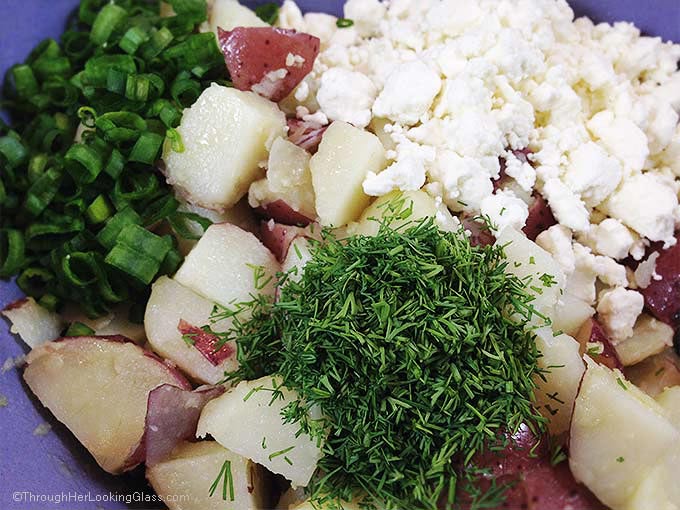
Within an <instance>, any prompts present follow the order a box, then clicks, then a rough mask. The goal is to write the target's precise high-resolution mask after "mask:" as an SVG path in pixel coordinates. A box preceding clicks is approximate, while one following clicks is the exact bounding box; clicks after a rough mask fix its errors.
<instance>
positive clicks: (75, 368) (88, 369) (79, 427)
mask: <svg viewBox="0 0 680 510" xmlns="http://www.w3.org/2000/svg"><path fill="white" fill-rule="evenodd" d="M26 363H27V364H28V366H27V368H26V371H25V372H24V379H25V380H26V383H27V384H28V386H29V388H31V391H32V392H33V393H35V395H36V396H37V397H38V399H39V400H40V401H41V402H42V404H43V405H44V406H45V407H47V408H48V409H49V410H50V411H51V412H52V414H54V416H55V417H56V418H57V419H58V420H59V421H60V422H62V423H63V424H64V425H66V426H67V427H68V428H69V429H70V430H71V432H73V434H74V435H75V436H76V438H78V440H79V441H80V442H81V443H82V444H83V445H84V446H85V447H86V448H87V449H88V450H89V451H90V453H91V454H92V455H93V456H94V458H95V460H96V461H97V463H98V464H99V465H100V466H101V467H102V469H104V470H105V471H108V472H109V473H120V472H122V471H125V470H127V469H129V468H131V467H134V465H132V466H130V465H128V457H129V456H130V455H131V454H132V452H133V450H134V449H135V448H136V446H137V443H138V442H139V440H140V438H141V437H142V433H143V432H144V419H145V417H146V404H147V396H148V394H149V392H150V391H151V390H153V389H154V388H156V387H157V386H160V385H161V384H172V385H175V386H179V387H182V388H189V384H188V382H187V381H186V379H184V377H183V376H182V375H181V374H180V373H179V372H177V371H176V370H173V369H171V368H169V367H168V366H167V365H165V364H164V363H163V362H162V360H160V359H159V358H156V357H154V356H152V355H151V354H150V353H148V352H146V351H144V350H143V349H141V348H140V347H138V346H136V345H135V344H133V343H130V342H122V341H114V340H107V339H104V338H98V337H79V338H70V339H69V338H66V339H63V340H60V341H58V342H50V343H47V344H43V345H41V346H39V347H37V348H36V349H34V350H32V351H31V352H30V353H29V354H28V356H27V357H26Z"/></svg>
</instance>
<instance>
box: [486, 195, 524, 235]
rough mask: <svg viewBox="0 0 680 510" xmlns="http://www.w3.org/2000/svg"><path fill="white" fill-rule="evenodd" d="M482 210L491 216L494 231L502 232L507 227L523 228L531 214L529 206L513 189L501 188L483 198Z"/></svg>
mask: <svg viewBox="0 0 680 510" xmlns="http://www.w3.org/2000/svg"><path fill="white" fill-rule="evenodd" d="M481 212H482V215H484V216H487V217H488V218H489V220H490V222H491V229H492V230H493V231H494V232H502V231H503V229H504V228H505V227H512V228H514V229H515V230H522V229H523V228H524V225H526V221H527V217H528V216H529V206H528V205H527V204H526V202H524V200H522V199H521V198H517V196H516V195H515V194H514V193H513V192H512V191H509V190H508V191H505V190H500V191H497V192H496V193H494V194H493V195H489V196H488V197H486V198H485V199H484V200H482V204H481Z"/></svg>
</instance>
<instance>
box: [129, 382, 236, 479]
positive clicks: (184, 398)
mask: <svg viewBox="0 0 680 510" xmlns="http://www.w3.org/2000/svg"><path fill="white" fill-rule="evenodd" d="M224 391H225V388H224V386H209V387H205V388H199V389H197V390H194V391H191V390H186V389H182V388H178V387H176V386H172V385H169V384H163V385H161V386H159V387H158V388H155V389H154V390H152V391H151V393H149V398H148V400H147V409H146V422H145V427H144V436H143V437H142V439H141V440H140V447H141V449H142V450H143V452H144V459H145V462H146V465H147V466H153V465H155V464H158V463H159V462H162V461H164V460H165V459H166V458H168V456H169V455H170V454H171V453H172V451H173V450H174V449H175V447H176V446H177V445H178V444H179V443H181V442H182V441H185V440H194V439H195V436H196V426H197V425H198V419H199V417H200V415H201V411H202V410H203V407H205V405H206V404H207V403H208V402H209V401H211V400H212V399H214V398H216V397H219V396H220V395H221V394H222V393H224Z"/></svg>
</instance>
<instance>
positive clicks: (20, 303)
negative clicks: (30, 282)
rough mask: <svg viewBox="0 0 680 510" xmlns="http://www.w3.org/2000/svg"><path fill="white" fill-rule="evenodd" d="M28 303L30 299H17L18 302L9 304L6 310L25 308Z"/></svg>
mask: <svg viewBox="0 0 680 510" xmlns="http://www.w3.org/2000/svg"><path fill="white" fill-rule="evenodd" d="M26 303H28V298H21V299H17V300H16V301H12V302H11V303H10V304H8V305H7V306H6V307H5V308H4V310H5V311H9V310H16V309H17V308H21V307H22V306H24V305H25V304H26Z"/></svg>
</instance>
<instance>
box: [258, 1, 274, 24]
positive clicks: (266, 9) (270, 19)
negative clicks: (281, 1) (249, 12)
mask: <svg viewBox="0 0 680 510" xmlns="http://www.w3.org/2000/svg"><path fill="white" fill-rule="evenodd" d="M255 14H257V17H258V18H260V19H261V20H262V21H264V22H265V23H269V24H270V25H274V24H276V21H277V20H278V19H279V5H278V4H276V3H274V2H267V3H266V4H262V5H260V6H258V7H256V8H255Z"/></svg>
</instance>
